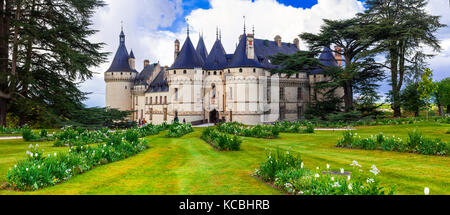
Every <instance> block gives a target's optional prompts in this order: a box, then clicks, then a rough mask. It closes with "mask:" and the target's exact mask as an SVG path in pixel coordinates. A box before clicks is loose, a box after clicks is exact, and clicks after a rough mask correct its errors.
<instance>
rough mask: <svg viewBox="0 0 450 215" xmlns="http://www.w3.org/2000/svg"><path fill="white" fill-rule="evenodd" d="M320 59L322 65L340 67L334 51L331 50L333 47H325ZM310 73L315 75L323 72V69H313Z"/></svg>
mask: <svg viewBox="0 0 450 215" xmlns="http://www.w3.org/2000/svg"><path fill="white" fill-rule="evenodd" d="M319 60H320V63H321V64H322V65H324V66H327V67H338V66H339V64H338V63H337V61H336V58H335V57H334V55H333V52H332V51H331V49H330V48H329V47H325V48H324V49H323V51H322V54H320V56H319ZM310 73H311V74H313V75H315V74H322V73H323V69H321V68H319V69H314V70H311V72H310Z"/></svg>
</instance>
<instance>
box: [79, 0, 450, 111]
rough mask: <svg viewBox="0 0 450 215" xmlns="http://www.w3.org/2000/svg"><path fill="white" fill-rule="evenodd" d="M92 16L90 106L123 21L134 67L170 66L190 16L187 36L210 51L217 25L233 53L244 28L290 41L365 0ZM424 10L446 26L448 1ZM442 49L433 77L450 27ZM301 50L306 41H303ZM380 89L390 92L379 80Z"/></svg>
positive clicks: (154, 0) (264, 0)
mask: <svg viewBox="0 0 450 215" xmlns="http://www.w3.org/2000/svg"><path fill="white" fill-rule="evenodd" d="M105 2H106V4H107V6H105V7H102V8H99V9H98V10H97V12H96V13H95V15H94V16H93V17H92V21H93V26H92V28H93V29H96V30H98V31H99V32H98V33H97V34H95V35H93V36H92V37H91V38H89V39H90V40H91V41H93V42H103V43H106V45H105V47H104V48H103V50H101V51H103V52H109V53H110V55H109V56H108V59H107V62H106V63H104V64H102V65H100V66H99V67H96V68H93V69H92V70H93V71H95V72H96V74H95V76H94V78H93V79H92V80H88V81H86V82H84V83H82V84H81V90H82V91H84V92H91V94H90V95H89V96H88V100H87V101H85V104H86V106H88V107H94V106H98V107H104V106H105V82H104V80H103V73H104V72H105V71H106V70H107V69H108V68H109V66H110V64H111V61H112V59H113V58H114V54H115V51H116V50H117V48H118V45H119V33H120V29H121V22H123V29H124V32H125V34H126V46H127V48H128V51H131V49H132V50H133V52H134V54H135V56H136V69H137V70H138V71H141V70H142V69H143V64H144V63H143V62H144V60H146V59H148V60H150V61H151V62H152V63H156V62H160V64H161V65H163V66H166V65H167V66H171V64H172V63H173V58H174V54H173V52H174V41H175V40H176V39H179V40H180V42H181V44H183V43H184V40H185V39H186V30H187V24H186V23H187V21H186V20H189V24H190V32H191V39H192V42H193V43H194V46H196V45H197V41H198V35H199V34H200V33H202V34H203V35H204V39H205V43H206V46H207V49H208V51H209V50H211V48H212V45H213V43H214V41H215V39H216V28H217V27H219V28H220V29H221V32H222V43H223V45H224V48H225V50H226V51H227V53H230V54H232V53H233V52H234V49H235V48H236V45H237V43H238V39H239V35H241V34H242V33H243V29H244V19H243V16H245V17H246V18H245V20H246V21H245V22H246V26H247V31H251V29H252V28H253V26H254V29H255V37H257V38H260V39H268V40H273V38H275V36H276V35H280V36H281V37H282V40H283V42H291V43H292V42H293V40H294V39H295V38H296V37H298V35H299V34H301V33H303V32H310V33H318V32H319V29H320V26H321V25H322V24H323V21H322V20H323V19H347V18H351V17H354V16H355V15H356V14H357V13H358V12H362V11H363V10H364V5H363V0H126V1H123V0H105ZM427 10H429V12H430V13H431V14H433V15H440V16H442V18H441V22H442V23H444V24H447V25H449V26H450V6H449V2H448V1H447V0H430V3H429V5H428V7H427ZM438 38H439V39H440V40H441V46H442V51H441V52H440V53H436V54H437V56H435V57H434V58H433V59H431V60H430V61H429V63H430V67H431V69H433V72H434V78H435V79H436V80H441V79H443V78H445V77H449V76H450V27H446V28H443V29H441V30H440V31H439V32H438ZM300 48H301V49H306V45H305V44H304V43H303V42H301V43H300ZM379 91H380V93H381V94H385V93H387V92H388V91H389V85H388V84H387V83H382V86H381V87H380V89H379Z"/></svg>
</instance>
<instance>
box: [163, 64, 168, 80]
mask: <svg viewBox="0 0 450 215" xmlns="http://www.w3.org/2000/svg"><path fill="white" fill-rule="evenodd" d="M168 75H169V67H168V66H164V79H167V76H168Z"/></svg>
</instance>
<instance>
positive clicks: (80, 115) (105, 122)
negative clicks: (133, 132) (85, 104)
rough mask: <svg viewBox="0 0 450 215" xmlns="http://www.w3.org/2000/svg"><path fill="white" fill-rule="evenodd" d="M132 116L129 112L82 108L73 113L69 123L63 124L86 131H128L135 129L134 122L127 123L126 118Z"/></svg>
mask: <svg viewBox="0 0 450 215" xmlns="http://www.w3.org/2000/svg"><path fill="white" fill-rule="evenodd" d="M131 114H132V112H131V111H120V110H117V109H106V108H96V107H95V108H83V109H80V110H77V111H74V113H73V114H72V116H71V118H70V121H67V122H65V123H64V125H66V126H68V125H70V126H76V127H83V128H87V129H99V128H105V127H107V128H110V129H128V128H132V127H136V126H137V124H136V122H132V121H128V120H127V119H126V118H127V117H129V116H130V115H131Z"/></svg>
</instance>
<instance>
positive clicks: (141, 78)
mask: <svg viewBox="0 0 450 215" xmlns="http://www.w3.org/2000/svg"><path fill="white" fill-rule="evenodd" d="M154 71H155V64H149V65H147V66H146V67H145V68H144V69H143V70H142V71H141V72H140V73H139V75H137V76H136V79H135V81H134V84H135V85H148V83H147V82H146V80H148V79H149V78H150V77H151V76H152V75H153V72H154Z"/></svg>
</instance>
